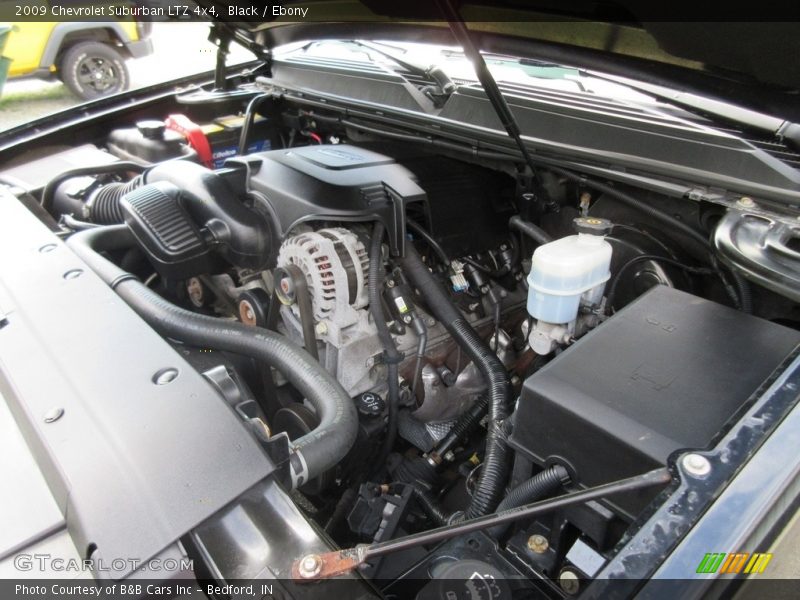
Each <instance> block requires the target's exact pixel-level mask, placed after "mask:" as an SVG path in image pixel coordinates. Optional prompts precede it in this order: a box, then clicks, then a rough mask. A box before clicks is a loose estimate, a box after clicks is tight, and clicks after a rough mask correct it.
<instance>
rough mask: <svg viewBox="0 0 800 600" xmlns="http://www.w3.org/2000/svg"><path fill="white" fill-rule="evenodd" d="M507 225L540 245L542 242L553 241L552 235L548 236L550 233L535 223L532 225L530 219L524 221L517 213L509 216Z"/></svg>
mask: <svg viewBox="0 0 800 600" xmlns="http://www.w3.org/2000/svg"><path fill="white" fill-rule="evenodd" d="M508 226H509V227H510V228H511V229H516V230H517V231H519V232H520V233H522V234H524V235H527V236H528V237H529V238H531V239H532V240H533V241H534V242H536V243H537V244H539V245H540V246H541V245H542V244H548V243H550V242H552V241H553V238H552V236H550V234H549V233H547V232H546V231H545V230H544V229H542V228H541V227H538V226H537V225H534V224H533V223H531V222H530V221H525V220H524V219H523V218H522V217H520V216H519V215H514V216H513V217H511V219H509V221H508Z"/></svg>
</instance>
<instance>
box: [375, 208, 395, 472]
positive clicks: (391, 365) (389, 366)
mask: <svg viewBox="0 0 800 600" xmlns="http://www.w3.org/2000/svg"><path fill="white" fill-rule="evenodd" d="M383 232H384V227H383V223H381V222H380V221H376V222H375V226H374V227H373V228H372V239H371V241H370V247H369V282H368V284H367V291H368V294H369V310H370V313H371V314H372V320H373V321H374V322H375V329H376V330H377V332H378V339H380V341H381V345H382V346H383V354H384V362H385V363H386V373H387V375H386V377H387V382H386V383H387V386H388V388H389V392H388V395H387V403H386V404H387V406H386V407H387V409H388V413H389V419H388V423H387V426H386V438H385V439H384V443H383V450H382V452H381V457H380V459H379V460H378V461H376V462H375V468H376V469H380V468H381V467H382V466H383V463H384V462H385V461H386V458H387V457H388V456H389V453H390V452H391V451H392V448H393V447H394V443H395V440H396V439H397V410H398V406H399V404H400V399H399V398H400V382H399V375H398V364H399V363H400V361H401V360H402V359H403V356H402V355H401V354H400V352H398V351H397V346H395V344H394V340H393V339H392V335H391V334H390V333H389V327H388V326H387V325H386V315H385V314H384V312H383V300H382V298H381V290H382V289H383V276H384V269H383V254H382V252H381V244H382V243H383Z"/></svg>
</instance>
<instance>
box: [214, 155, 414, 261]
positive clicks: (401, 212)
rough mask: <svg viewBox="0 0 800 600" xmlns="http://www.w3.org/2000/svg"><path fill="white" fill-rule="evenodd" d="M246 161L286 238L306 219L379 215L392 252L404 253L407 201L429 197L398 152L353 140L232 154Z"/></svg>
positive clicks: (240, 161)
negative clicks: (387, 152)
mask: <svg viewBox="0 0 800 600" xmlns="http://www.w3.org/2000/svg"><path fill="white" fill-rule="evenodd" d="M243 163H246V164H247V165H248V167H249V169H250V180H249V187H250V189H251V190H253V191H256V192H258V193H260V194H262V195H263V196H264V197H265V198H266V200H267V201H268V203H269V205H270V207H271V210H272V213H273V215H272V216H273V218H274V219H275V220H276V231H277V233H278V234H279V236H280V237H281V238H283V236H285V235H286V233H287V232H288V231H289V230H291V229H292V227H294V226H295V225H297V224H298V223H302V222H305V221H320V220H331V221H375V220H380V221H382V222H383V224H384V226H385V227H386V230H387V232H388V235H389V242H390V246H391V250H392V253H393V254H395V255H399V254H402V253H403V244H404V241H405V206H406V204H408V203H409V202H417V201H423V200H425V192H424V191H423V190H422V188H420V187H419V185H417V183H416V182H415V177H414V175H413V174H412V173H411V172H410V171H409V170H408V169H406V168H405V167H403V166H401V165H399V164H397V163H396V162H395V160H394V159H393V158H389V157H388V156H384V155H382V154H378V153H377V152H372V151H371V150H366V149H364V148H359V147H357V146H350V145H343V144H337V145H330V144H324V145H318V146H303V147H300V148H291V149H286V150H273V151H271V152H261V153H256V154H250V155H248V156H245V157H243V158H240V159H233V160H229V161H228V162H227V163H226V166H227V167H236V166H237V164H243Z"/></svg>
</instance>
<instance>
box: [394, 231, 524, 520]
mask: <svg viewBox="0 0 800 600" xmlns="http://www.w3.org/2000/svg"><path fill="white" fill-rule="evenodd" d="M400 262H401V265H402V267H403V270H404V271H405V273H406V275H407V277H408V278H409V280H410V281H411V283H413V284H414V286H415V287H416V288H417V289H418V290H419V291H420V293H421V294H422V295H423V297H424V298H425V300H426V301H427V303H428V306H429V307H430V309H431V311H433V314H434V316H435V317H436V318H437V319H438V320H439V321H440V322H441V323H442V325H444V326H445V328H446V329H447V331H448V332H449V333H450V335H451V336H453V339H455V340H456V341H457V342H458V344H459V345H460V346H461V347H462V348H463V349H464V351H465V352H466V354H467V355H468V356H469V357H470V358H471V359H472V361H473V362H474V363H475V365H476V366H477V367H478V369H479V370H480V372H481V374H482V375H483V377H484V379H485V380H486V384H487V388H488V392H487V397H488V400H489V424H488V433H487V435H486V452H485V456H484V461H483V465H482V467H481V470H480V476H479V478H478V483H477V485H476V486H475V490H474V492H473V494H472V500H471V501H470V504H469V507H468V508H467V510H466V512H465V515H464V517H465V518H466V519H473V518H475V517H479V516H482V515H486V514H489V513H491V512H492V511H493V510H494V509H495V507H496V506H497V504H498V502H500V497H501V495H502V493H503V488H504V487H505V484H506V480H507V479H508V448H507V445H506V431H505V428H506V426H507V425H506V419H507V417H508V400H509V382H508V374H507V373H506V370H505V367H503V364H502V363H501V362H500V360H499V359H498V358H497V356H496V355H495V354H494V353H493V352H492V351H491V349H490V348H489V346H488V345H487V344H486V343H485V342H484V341H483V340H482V339H481V338H480V337H479V336H478V334H477V333H476V332H475V330H474V329H473V328H472V327H471V326H470V324H469V323H467V321H466V319H465V318H464V317H463V316H462V315H461V313H460V312H459V311H458V309H456V307H455V306H453V304H452V303H451V302H450V299H449V298H448V296H447V292H445V290H444V288H443V287H442V286H441V285H440V284H439V282H438V281H436V279H434V278H433V276H432V275H431V273H430V271H428V267H426V266H425V264H424V263H423V262H422V260H421V259H420V257H419V254H418V253H417V251H416V250H415V249H414V247H413V246H412V245H411V244H406V256H405V258H403V259H401V261H400Z"/></svg>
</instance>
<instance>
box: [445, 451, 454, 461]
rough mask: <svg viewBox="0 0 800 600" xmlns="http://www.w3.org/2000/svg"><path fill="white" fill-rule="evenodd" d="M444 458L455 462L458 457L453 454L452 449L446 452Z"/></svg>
mask: <svg viewBox="0 0 800 600" xmlns="http://www.w3.org/2000/svg"><path fill="white" fill-rule="evenodd" d="M444 459H445V460H446V461H447V462H453V461H454V460H455V459H456V455H455V454H453V451H452V450H448V451H447V452H445V453H444Z"/></svg>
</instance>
